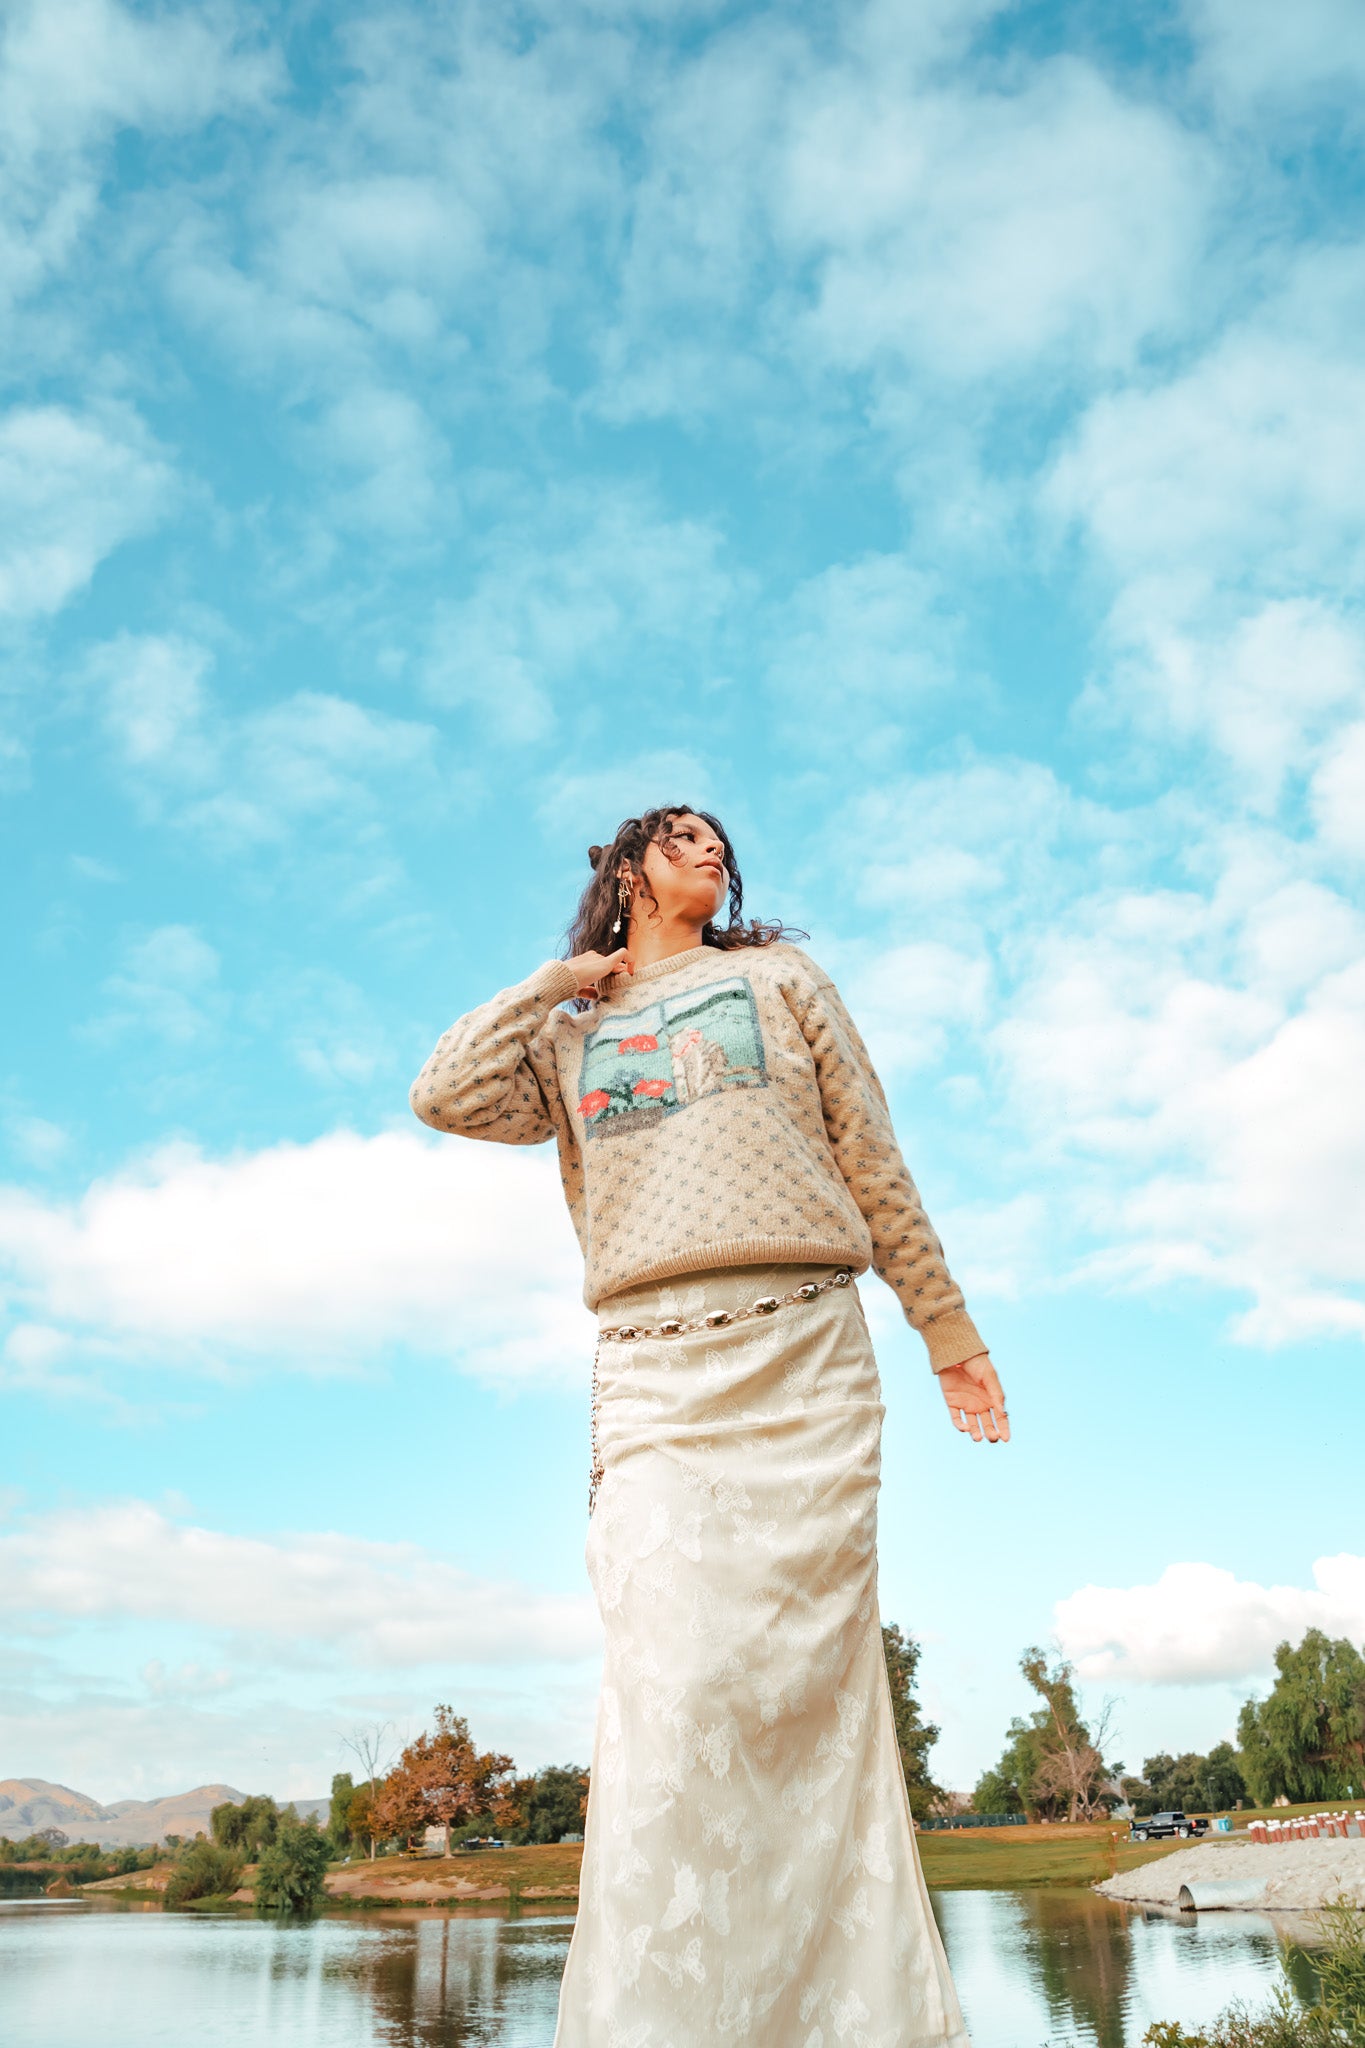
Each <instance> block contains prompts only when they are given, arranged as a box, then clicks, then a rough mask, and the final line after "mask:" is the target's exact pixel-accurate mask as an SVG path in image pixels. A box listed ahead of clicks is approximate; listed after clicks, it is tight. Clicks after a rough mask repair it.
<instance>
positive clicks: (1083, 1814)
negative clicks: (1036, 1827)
mask: <svg viewBox="0 0 1365 2048" xmlns="http://www.w3.org/2000/svg"><path fill="white" fill-rule="evenodd" d="M1019 1669H1020V1670H1021V1671H1022V1672H1023V1674H1024V1677H1025V1678H1026V1679H1027V1680H1028V1683H1029V1685H1030V1686H1031V1687H1032V1688H1033V1690H1034V1692H1035V1693H1037V1695H1038V1697H1039V1699H1040V1700H1041V1701H1042V1705H1041V1706H1040V1707H1038V1708H1037V1709H1036V1710H1035V1711H1034V1712H1033V1713H1032V1714H1030V1715H1029V1717H1028V1719H1027V1720H1023V1719H1020V1718H1019V1717H1017V1716H1016V1718H1015V1719H1014V1720H1013V1721H1011V1722H1010V1725H1009V1735H1008V1740H1007V1741H1006V1744H1005V1751H1004V1754H1003V1756H1002V1757H1001V1759H1000V1761H999V1763H998V1764H997V1765H996V1767H995V1769H994V1770H993V1771H987V1772H986V1773H985V1774H984V1776H983V1777H982V1778H981V1780H980V1781H979V1783H978V1784H977V1788H976V1791H975V1792H974V1793H973V1795H972V1804H973V1805H974V1806H975V1808H976V1810H977V1812H978V1813H990V1812H996V1813H999V1812H1005V1813H1018V1812H1019V1811H1020V1810H1022V1811H1023V1812H1025V1813H1028V1814H1034V1815H1042V1816H1044V1817H1045V1818H1047V1819H1049V1820H1055V1819H1059V1818H1061V1817H1063V1816H1064V1817H1065V1818H1066V1819H1067V1820H1089V1819H1090V1818H1091V1817H1092V1816H1093V1815H1095V1814H1096V1813H1100V1812H1103V1811H1104V1810H1105V1808H1106V1806H1107V1805H1108V1804H1110V1803H1112V1801H1113V1799H1114V1798H1115V1797H1116V1796H1117V1793H1118V1789H1119V1788H1118V1787H1117V1786H1115V1785H1114V1784H1113V1782H1112V1778H1111V1772H1110V1767H1109V1765H1108V1764H1106V1762H1105V1760H1104V1754H1103V1751H1104V1745H1105V1744H1106V1743H1107V1741H1108V1740H1109V1719H1110V1710H1109V1708H1108V1707H1107V1706H1106V1708H1105V1709H1104V1712H1103V1713H1102V1714H1101V1716H1100V1719H1099V1722H1098V1723H1097V1725H1096V1727H1095V1729H1094V1731H1093V1733H1092V1731H1091V1730H1090V1728H1089V1727H1088V1726H1087V1725H1086V1723H1085V1722H1084V1721H1083V1720H1082V1719H1081V1715H1080V1708H1079V1706H1078V1705H1077V1701H1076V1686H1075V1673H1074V1671H1073V1670H1072V1667H1071V1665H1070V1664H1068V1663H1067V1662H1066V1661H1065V1659H1059V1660H1058V1661H1057V1663H1056V1664H1055V1665H1052V1664H1050V1663H1049V1661H1048V1657H1047V1653H1046V1651H1044V1650H1041V1649H1038V1648H1036V1647H1034V1648H1030V1649H1027V1650H1025V1652H1024V1654H1023V1656H1022V1657H1021V1658H1020V1659H1019ZM1116 1768H1121V1767H1116ZM983 1801H984V1802H987V1803H985V1804H983ZM997 1801H1001V1802H1005V1803H1003V1804H996V1803H995V1802H997Z"/></svg>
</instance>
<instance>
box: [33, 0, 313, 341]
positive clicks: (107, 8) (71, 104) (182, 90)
mask: <svg viewBox="0 0 1365 2048" xmlns="http://www.w3.org/2000/svg"><path fill="white" fill-rule="evenodd" d="M242 27H243V25H242V24H241V23H240V21H239V19H238V17H237V15H236V10H235V9H234V8H233V7H232V5H231V4H229V0H215V4H212V5H207V6H193V7H183V8H181V9H180V10H179V11H178V12H175V11H171V10H162V11H161V12H160V13H159V15H158V16H156V17H152V18H149V17H148V16H147V15H146V14H144V13H141V12H137V11H134V10H133V9H132V8H129V7H122V6H119V5H117V4H116V0H13V4H11V5H9V6H7V7H6V9H5V15H4V22H3V27H0V301H4V300H9V301H11V302H13V301H15V300H18V299H21V298H23V297H25V296H27V295H29V294H31V293H33V292H35V291H36V290H37V289H38V288H39V287H40V286H41V285H42V284H43V283H44V282H46V281H47V280H49V279H50V278H52V277H53V276H54V275H57V274H60V273H61V272H62V271H63V270H64V269H65V268H67V267H68V266H69V264H70V262H71V259H72V258H73V256H74V255H75V254H76V252H77V251H78V249H79V248H80V247H81V245H82V243H83V241H84V240H85V239H86V238H87V237H88V236H89V235H90V232H91V230H92V229H93V228H94V225H95V223H96V221H97V220H98V219H99V218H100V213H101V192H100V186H101V175H102V171H103V165H104V158H105V155H106V153H107V151H108V150H109V149H110V147H111V146H112V143H113V140H114V138H115V136H116V135H117V134H118V132H119V131H120V130H127V129H135V130H140V131H141V132H142V133H144V134H155V133H166V132H172V133H174V132H177V131H183V130H184V129H186V128H192V127H194V126H197V125H199V124H200V123H202V122H204V121H206V120H208V119H209V118H211V117H212V116H213V115H214V114H216V113H220V112H234V111H239V110H243V109H246V108H249V107H251V106H253V105H258V104H260V103H261V102H262V101H263V100H264V99H265V98H266V97H267V96H268V94H269V92H270V91H271V89H272V88H273V86H274V85H275V83H276V82H277V80H278V78H279V75H280V73H279V66H278V64H277V62H276V60H275V58H274V57H273V55H272V54H271V53H270V52H269V51H267V50H265V49H262V48H252V47H250V43H249V39H248V38H247V37H244V36H243V34H242ZM59 337H60V328H59V327H58V328H57V329H56V331H55V333H54V325H53V323H52V322H51V321H49V322H48V323H47V325H46V328H45V330H44V331H43V332H42V333H41V334H40V333H39V332H38V331H37V329H36V328H35V329H34V331H33V335H32V341H31V347H32V349H33V351H34V352H35V353H37V351H38V350H39V349H42V350H43V352H44V354H45V356H46V358H47V360H48V361H50V360H51V355H52V353H53V344H54V341H56V343H57V348H56V353H58V354H60V353H61V342H60V339H59ZM10 340H11V344H12V343H13V335H12V334H11V336H10Z"/></svg>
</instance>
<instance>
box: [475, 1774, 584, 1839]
mask: <svg viewBox="0 0 1365 2048" xmlns="http://www.w3.org/2000/svg"><path fill="white" fill-rule="evenodd" d="M513 1784H514V1786H515V1791H516V1795H517V1796H516V1805H517V1807H518V1808H519V1809H520V1812H519V1818H518V1820H517V1821H516V1822H514V1823H512V1825H514V1826H517V1827H519V1829H520V1830H522V1831H524V1833H525V1837H526V1840H527V1841H528V1842H558V1841H560V1840H562V1838H563V1837H564V1836H565V1835H574V1834H578V1833H579V1832H580V1831H581V1828H582V1824H583V1796H584V1793H585V1792H586V1790H587V1784H588V1774H587V1772H586V1771H585V1770H583V1769H582V1768H581V1767H580V1766H579V1765H578V1764H547V1765H546V1766H545V1768H544V1770H541V1771H537V1772H536V1774H535V1776H534V1777H533V1778H517V1779H515V1780H514V1781H513ZM496 1817H498V1816H497V1814H496V1809H495V1818H496ZM503 1825H507V1823H506V1822H504V1823H503Z"/></svg>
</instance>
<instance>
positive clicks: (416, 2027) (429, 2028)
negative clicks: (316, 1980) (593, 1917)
mask: <svg viewBox="0 0 1365 2048" xmlns="http://www.w3.org/2000/svg"><path fill="white" fill-rule="evenodd" d="M572 1925H573V1922H572V1920H571V1919H561V1918H558V1917H556V1918H555V1919H553V1920H550V1921H548V1922H547V1921H545V1920H513V1921H506V1920H474V1921H470V1920H464V1919H454V1918H450V1917H448V1916H446V1915H442V1916H441V1917H440V1918H439V1919H437V1920H431V1919H424V1920H420V1921H416V1922H415V1923H414V1924H412V1925H411V1927H410V1928H409V1929H408V1930H406V1935H405V1939H404V1940H403V1941H402V1942H401V1943H400V1942H397V1941H395V1942H391V1943H389V1944H386V1945H385V1946H384V1947H382V1948H381V1949H379V1950H378V1952H377V1953H376V1952H374V1951H371V1952H369V1953H368V1954H365V1955H364V1956H363V1957H362V1956H360V1955H357V1956H356V1957H354V1958H353V1959H352V1960H351V1962H350V1964H349V1966H348V1967H349V1968H350V1969H352V1970H353V1971H354V1972H355V1979H356V1982H357V1984H358V1986H359V1987H360V1988H361V1989H362V1991H363V1994H364V1996H365V1997H366V1998H367V1999H368V2001H369V2003H370V2005H371V2009H372V2012H373V2015H374V2020H375V2024H376V2028H377V2030H378V2031H377V2035H376V2038H377V2039H379V2040H382V2041H393V2042H403V2043H411V2044H412V2048H547V2044H548V2043H549V2041H550V2039H551V2037H552V2035H553V2033H554V2021H555V2011H556V2008H557V2006H558V2002H559V1980H560V1977H561V1975H562V1973H563V1969H564V1957H565V1954H566V1952H567V1950H568V1946H569V1933H570V1930H571V1928H572Z"/></svg>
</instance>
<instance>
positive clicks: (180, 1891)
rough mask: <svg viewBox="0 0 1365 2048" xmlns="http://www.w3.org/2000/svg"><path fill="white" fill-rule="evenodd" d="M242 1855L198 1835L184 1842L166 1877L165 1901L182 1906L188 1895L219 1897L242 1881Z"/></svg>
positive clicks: (193, 1897) (205, 1897)
mask: <svg viewBox="0 0 1365 2048" xmlns="http://www.w3.org/2000/svg"><path fill="white" fill-rule="evenodd" d="M244 1860H245V1859H244V1858H243V1857H242V1856H240V1855H239V1854H238V1853H237V1852H236V1851H235V1850H232V1849H229V1848H225V1847H224V1845H223V1844H222V1843H221V1842H211V1841H209V1840H208V1838H207V1836H205V1835H199V1836H197V1837H196V1838H195V1840H194V1841H192V1842H187V1843H186V1844H185V1847H184V1848H183V1849H181V1850H180V1852H179V1854H178V1855H177V1856H176V1859H175V1868H174V1870H172V1872H171V1874H170V1877H169V1878H168V1879H167V1881H166V1890H165V1894H164V1896H165V1902H166V1904H167V1905H168V1906H184V1905H187V1904H188V1903H189V1901H190V1900H191V1899H209V1898H219V1897H222V1896H224V1895H226V1894H228V1893H231V1892H235V1891H236V1889H237V1887H238V1885H239V1884H240V1883H241V1881H242V1865H243V1862H244Z"/></svg>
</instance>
